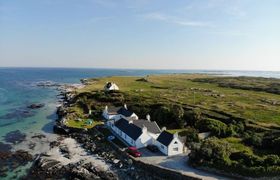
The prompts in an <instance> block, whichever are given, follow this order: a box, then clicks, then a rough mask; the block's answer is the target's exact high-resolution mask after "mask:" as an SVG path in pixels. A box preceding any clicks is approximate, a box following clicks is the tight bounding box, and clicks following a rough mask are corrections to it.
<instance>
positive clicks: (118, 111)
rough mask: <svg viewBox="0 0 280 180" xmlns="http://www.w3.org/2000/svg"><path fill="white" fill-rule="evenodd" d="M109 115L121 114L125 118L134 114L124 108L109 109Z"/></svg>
mask: <svg viewBox="0 0 280 180" xmlns="http://www.w3.org/2000/svg"><path fill="white" fill-rule="evenodd" d="M108 113H109V114H121V115H123V116H125V117H130V116H131V115H132V114H133V112H131V111H129V110H127V109H126V108H124V107H109V108H108Z"/></svg>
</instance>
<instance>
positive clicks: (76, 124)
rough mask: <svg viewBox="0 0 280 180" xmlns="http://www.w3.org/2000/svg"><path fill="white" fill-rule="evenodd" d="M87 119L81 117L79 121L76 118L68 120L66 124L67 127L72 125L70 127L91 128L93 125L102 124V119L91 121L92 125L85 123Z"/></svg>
mask: <svg viewBox="0 0 280 180" xmlns="http://www.w3.org/2000/svg"><path fill="white" fill-rule="evenodd" d="M86 122H87V119H82V120H81V121H77V120H73V119H71V120H68V121H67V124H66V125H67V126H68V127H72V128H87V129H91V128H93V127H95V126H96V125H101V124H104V123H103V122H102V121H93V123H92V125H87V124H86Z"/></svg>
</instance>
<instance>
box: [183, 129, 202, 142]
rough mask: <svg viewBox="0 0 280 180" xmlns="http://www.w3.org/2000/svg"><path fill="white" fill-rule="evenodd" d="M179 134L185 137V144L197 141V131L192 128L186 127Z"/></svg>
mask: <svg viewBox="0 0 280 180" xmlns="http://www.w3.org/2000/svg"><path fill="white" fill-rule="evenodd" d="M179 135H180V136H182V137H186V144H187V145H190V143H193V142H199V137H198V131H197V130H196V129H194V128H186V129H184V131H181V132H179Z"/></svg>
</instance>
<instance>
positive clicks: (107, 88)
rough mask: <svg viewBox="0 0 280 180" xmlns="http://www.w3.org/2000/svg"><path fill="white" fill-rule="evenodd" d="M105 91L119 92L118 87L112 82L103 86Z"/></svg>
mask: <svg viewBox="0 0 280 180" xmlns="http://www.w3.org/2000/svg"><path fill="white" fill-rule="evenodd" d="M104 90H105V91H118V90H120V89H119V87H118V86H117V85H116V84H115V83H113V82H107V83H106V85H105V86H104Z"/></svg>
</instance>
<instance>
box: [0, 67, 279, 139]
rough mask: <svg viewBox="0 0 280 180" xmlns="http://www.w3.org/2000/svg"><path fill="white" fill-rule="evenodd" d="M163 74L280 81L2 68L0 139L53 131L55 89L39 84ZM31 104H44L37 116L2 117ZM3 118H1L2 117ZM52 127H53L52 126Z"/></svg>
mask: <svg viewBox="0 0 280 180" xmlns="http://www.w3.org/2000/svg"><path fill="white" fill-rule="evenodd" d="M162 73H210V74H228V75H234V76H239V75H248V76H263V77H276V78H280V72H267V71H204V70H176V71H175V70H116V69H63V68H54V69H50V68H0V140H1V141H2V140H3V138H2V137H3V136H4V135H5V134H6V133H8V132H10V131H12V130H16V129H19V130H21V131H23V132H36V131H50V129H48V126H46V124H49V123H50V122H51V121H52V120H53V119H54V118H55V115H53V114H54V112H55V105H56V101H57V99H56V94H57V92H56V91H55V90H53V89H47V88H40V87H36V86H35V85H34V83H36V82H39V81H47V80H48V81H54V82H60V83H78V82H79V80H80V79H82V78H89V77H101V76H113V75H139V76H140V75H147V74H162ZM30 103H45V104H46V106H45V107H44V108H42V109H39V110H35V111H34V116H31V117H27V118H23V117H21V116H20V115H18V116H16V117H10V118H5V117H4V118H3V116H5V115H7V114H9V113H10V114H11V113H15V112H16V110H21V109H23V108H24V107H25V106H26V105H28V104H30ZM1 117H2V118H1ZM49 127H51V126H49Z"/></svg>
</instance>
